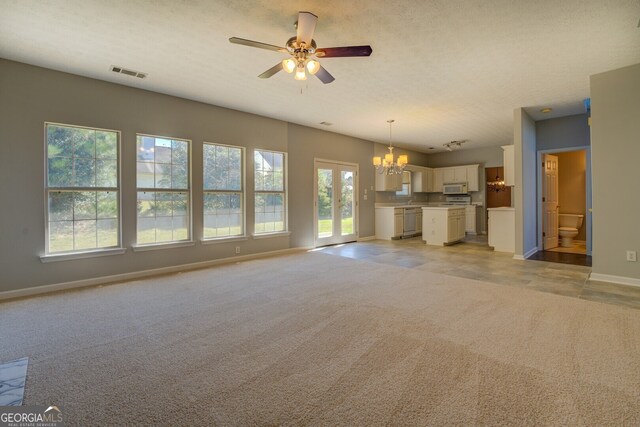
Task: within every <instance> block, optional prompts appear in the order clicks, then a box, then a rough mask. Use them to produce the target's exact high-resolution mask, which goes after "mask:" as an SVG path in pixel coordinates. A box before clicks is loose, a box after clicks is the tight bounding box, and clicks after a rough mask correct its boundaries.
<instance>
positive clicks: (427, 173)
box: [407, 166, 433, 193]
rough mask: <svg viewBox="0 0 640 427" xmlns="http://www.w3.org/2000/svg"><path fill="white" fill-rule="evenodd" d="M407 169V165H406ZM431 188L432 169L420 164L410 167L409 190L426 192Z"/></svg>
mask: <svg viewBox="0 0 640 427" xmlns="http://www.w3.org/2000/svg"><path fill="white" fill-rule="evenodd" d="M407 169H409V167H407ZM432 188H433V170H432V169H431V168H425V167H422V166H412V167H411V191H412V192H413V193H428V192H430V191H432Z"/></svg>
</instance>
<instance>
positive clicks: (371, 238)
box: [358, 236, 376, 242]
mask: <svg viewBox="0 0 640 427" xmlns="http://www.w3.org/2000/svg"><path fill="white" fill-rule="evenodd" d="M371 240H376V236H365V237H358V242H368V241H371Z"/></svg>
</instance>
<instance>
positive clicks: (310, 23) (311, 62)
mask: <svg viewBox="0 0 640 427" xmlns="http://www.w3.org/2000/svg"><path fill="white" fill-rule="evenodd" d="M317 22H318V17H317V16H316V15H314V14H313V13H311V12H300V13H298V21H296V23H295V26H296V29H297V34H296V35H295V36H293V37H291V38H290V39H289V40H287V43H286V47H279V46H275V45H272V44H267V43H261V42H256V41H253V40H247V39H241V38H238V37H231V38H230V39H229V41H230V42H231V43H235V44H241V45H245V46H249V47H257V48H260V49H266V50H273V51H276V52H282V53H288V54H289V55H291V58H287V59H285V60H284V61H282V62H279V63H278V64H276V65H274V66H273V67H271V68H269V69H268V70H267V71H265V72H264V73H262V74H260V75H259V76H258V77H260V78H262V79H268V78H269V77H271V76H273V75H274V74H276V73H277V72H278V71H280V70H285V71H286V72H287V73H293V72H294V71H295V79H296V80H306V79H307V73H306V72H307V71H308V72H309V74H312V75H315V76H316V77H317V78H319V79H320V81H321V82H322V83H324V84H327V83H331V82H332V81H334V80H335V78H334V77H333V76H332V75H331V74H329V72H328V71H327V70H326V69H325V68H324V67H323V66H322V65H320V63H319V62H318V61H317V59H314V57H316V58H338V57H342V58H344V57H349V56H369V55H371V52H372V49H371V46H368V45H367V46H343V47H325V48H318V47H317V46H316V41H315V40H314V39H313V33H314V31H315V29H316V24H317ZM305 69H306V70H305Z"/></svg>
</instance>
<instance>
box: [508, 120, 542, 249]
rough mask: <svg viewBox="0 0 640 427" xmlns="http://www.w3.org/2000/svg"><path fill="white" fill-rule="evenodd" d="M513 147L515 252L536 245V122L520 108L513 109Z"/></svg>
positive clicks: (532, 247) (533, 247) (535, 246)
mask: <svg viewBox="0 0 640 427" xmlns="http://www.w3.org/2000/svg"><path fill="white" fill-rule="evenodd" d="M513 128H514V129H513V145H514V151H515V178H516V182H515V186H514V189H513V191H514V199H515V203H514V206H515V208H516V252H515V254H516V255H521V256H523V255H525V254H529V253H530V252H531V251H533V250H534V249H535V248H537V246H538V245H537V226H538V224H537V215H536V212H537V207H536V206H537V205H536V164H537V160H536V154H537V152H536V125H535V122H534V121H533V119H532V118H531V117H530V116H529V115H528V114H527V113H526V112H525V111H524V109H522V108H516V109H515V110H514V126H513Z"/></svg>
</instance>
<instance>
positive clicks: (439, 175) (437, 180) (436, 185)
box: [431, 168, 444, 193]
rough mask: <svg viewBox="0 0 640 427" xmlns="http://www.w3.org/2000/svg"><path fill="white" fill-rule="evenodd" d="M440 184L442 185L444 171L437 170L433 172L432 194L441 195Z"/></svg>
mask: <svg viewBox="0 0 640 427" xmlns="http://www.w3.org/2000/svg"><path fill="white" fill-rule="evenodd" d="M442 184H444V169H443V168H437V169H434V170H433V187H431V192H432V193H442Z"/></svg>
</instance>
